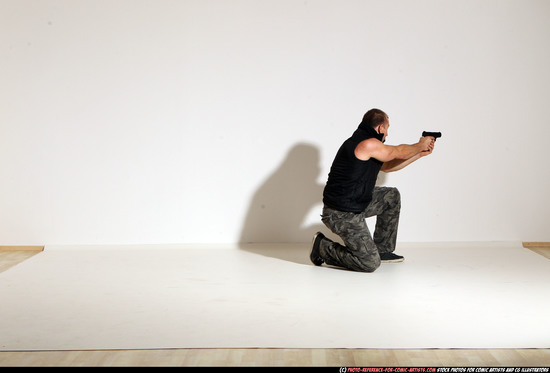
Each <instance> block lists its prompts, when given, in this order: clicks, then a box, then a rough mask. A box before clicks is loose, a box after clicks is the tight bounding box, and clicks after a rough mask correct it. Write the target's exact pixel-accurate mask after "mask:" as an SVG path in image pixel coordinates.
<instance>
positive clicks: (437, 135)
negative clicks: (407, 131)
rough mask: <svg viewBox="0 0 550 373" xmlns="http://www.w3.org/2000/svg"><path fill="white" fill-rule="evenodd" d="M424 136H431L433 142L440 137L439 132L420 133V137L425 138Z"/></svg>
mask: <svg viewBox="0 0 550 373" xmlns="http://www.w3.org/2000/svg"><path fill="white" fill-rule="evenodd" d="M426 136H432V137H433V138H434V141H435V140H437V139H438V138H440V137H441V132H428V131H424V132H422V137H426Z"/></svg>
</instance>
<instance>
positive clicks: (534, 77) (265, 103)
mask: <svg viewBox="0 0 550 373" xmlns="http://www.w3.org/2000/svg"><path fill="white" fill-rule="evenodd" d="M549 39H550V1H548V0H538V1H537V0H481V1H480V0H460V1H450V0H422V1H421V0H418V1H414V0H411V1H396V0H393V1H377V0H372V1H370V0H341V1H332V0H305V1H298V0H116V1H112V0H0V64H1V69H0V79H1V81H0V83H1V84H0V87H1V91H0V99H1V110H0V121H1V122H0V126H1V127H0V129H1V133H0V156H1V162H0V182H1V190H0V191H1V194H0V245H11V244H134V243H142V244H149V243H153V244H156V243H159V244H162V243H236V242H307V241H310V238H311V234H312V233H313V232H314V231H315V230H316V229H319V228H320V226H319V224H320V219H319V214H320V209H321V192H322V187H323V184H324V182H325V181H326V177H327V174H328V171H329V168H330V163H331V161H332V158H333V156H334V154H335V152H336V150H337V148H338V147H339V146H340V144H341V142H342V141H343V140H344V139H345V138H347V137H348V136H349V135H350V134H351V133H352V131H353V130H354V129H355V128H356V126H357V124H358V123H359V121H360V120H361V117H362V115H363V114H364V112H365V111H366V110H368V109H369V108H372V107H378V108H381V109H383V110H385V111H386V112H387V113H388V114H389V116H390V122H391V129H390V130H391V132H390V137H389V138H388V143H390V144H399V143H413V142H416V141H417V140H418V138H419V136H420V133H421V131H422V130H438V131H442V132H443V138H442V139H440V140H438V141H437V143H436V150H435V152H434V154H433V155H431V156H429V157H426V158H423V159H422V160H420V161H418V162H417V163H415V164H413V165H411V166H410V167H409V168H407V169H405V170H403V171H401V172H398V173H395V174H388V175H387V176H384V177H381V180H380V183H382V184H384V185H393V186H397V187H399V189H400V190H401V194H402V198H403V211H402V218H401V226H400V231H399V240H400V241H405V242H430V241H495V240H496V241H508V240H514V241H515V240H523V241H550V230H549V229H548V221H549V217H550V216H549V215H550V214H549V211H550V197H549V195H548V190H550V168H549V161H548V158H547V147H546V144H547V143H548V141H549V139H550V123H549V122H550V119H549V118H550V113H549V111H550V105H549V98H550V88H549V87H550V69H549V66H550V48H549V47H548V45H549V44H548V40H549ZM369 224H370V223H369Z"/></svg>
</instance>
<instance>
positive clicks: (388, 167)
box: [355, 137, 434, 172]
mask: <svg viewBox="0 0 550 373" xmlns="http://www.w3.org/2000/svg"><path fill="white" fill-rule="evenodd" d="M433 146H434V139H433V138H432V137H422V138H420V141H419V142H418V143H416V144H412V145H407V144H402V145H397V146H392V145H384V144H383V143H382V142H381V141H378V140H377V139H368V140H365V141H362V142H361V143H359V145H358V146H357V148H356V149H355V156H356V157H357V158H358V159H361V160H363V161H367V160H369V159H370V158H375V159H378V160H379V161H382V162H384V164H383V165H382V168H381V171H384V172H393V171H397V170H401V169H402V168H404V167H406V166H408V165H409V164H411V163H412V162H414V161H416V160H418V159H419V158H421V157H423V156H425V155H428V154H430V153H431V151H432V150H433Z"/></svg>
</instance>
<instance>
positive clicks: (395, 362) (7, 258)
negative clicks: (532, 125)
mask: <svg viewBox="0 0 550 373" xmlns="http://www.w3.org/2000/svg"><path fill="white" fill-rule="evenodd" d="M527 247H528V248H529V249H530V250H533V251H534V252H536V253H538V254H540V255H542V256H544V257H546V258H548V259H550V247H547V246H540V247H538V246H533V245H530V246H527ZM34 255H40V251H33V250H28V249H27V250H24V251H13V250H9V251H2V250H0V272H3V271H5V270H7V269H9V268H11V267H13V266H15V265H17V264H19V263H21V262H23V261H24V260H26V259H28V258H30V257H32V256H34ZM8 366H14V367H15V366H26V367H33V366H36V367H46V366H55V367H61V366H65V367H66V366H103V367H107V366H127V367H130V366H187V367H191V366H212V367H213V366H218V367H231V366H261V367H268V366H283V367H290V366H301V367H305V366H336V367H343V366H355V367H368V366H376V367H414V366H422V367H438V366H440V367H529V366H531V367H532V366H536V367H549V366H550V349H483V350H467V349H424V350H397V349H395V350H377V349H169V350H105V351H15V352H14V351H4V352H0V367H8Z"/></svg>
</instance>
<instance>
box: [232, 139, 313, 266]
mask: <svg viewBox="0 0 550 373" xmlns="http://www.w3.org/2000/svg"><path fill="white" fill-rule="evenodd" d="M319 160H320V157H319V150H318V149H317V148H316V147H315V146H313V145H311V144H305V143H299V144H297V145H295V146H293V147H292V148H291V149H290V151H289V152H288V155H287V157H286V159H285V160H284V161H283V162H282V163H281V165H280V166H279V168H278V169H276V170H275V172H273V174H272V175H271V176H269V177H268V178H267V180H266V181H265V182H264V183H263V184H262V185H261V186H260V187H259V189H258V190H257V191H256V193H255V194H254V197H253V198H252V200H251V202H250V206H249V208H248V213H247V215H246V218H245V221H244V222H243V229H242V231H241V237H240V240H239V242H240V245H239V246H240V248H241V249H243V250H247V251H251V252H255V253H258V254H262V255H266V256H271V257H276V258H279V259H283V260H289V261H294V262H298V263H300V264H306V263H310V262H309V249H310V247H309V245H296V246H293V245H289V246H288V247H286V248H281V249H278V250H273V249H270V250H268V249H267V248H266V249H262V248H259V247H257V246H251V245H248V244H250V243H305V242H311V239H312V237H313V234H314V233H315V232H317V231H319V230H322V229H324V225H323V224H322V223H321V217H320V215H321V209H322V208H321V206H322V205H321V202H322V198H323V197H322V194H323V188H324V185H323V184H319V183H318V181H317V179H318V177H319V172H320V167H319ZM316 205H318V206H319V223H318V224H313V225H311V226H304V223H305V220H306V218H307V216H308V214H309V213H310V211H311V209H312V208H313V207H314V206H316ZM306 251H307V252H306Z"/></svg>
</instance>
